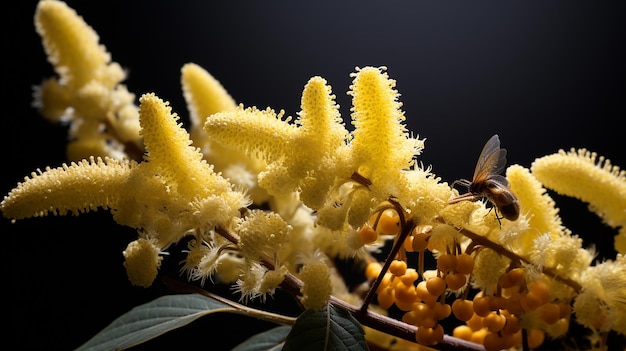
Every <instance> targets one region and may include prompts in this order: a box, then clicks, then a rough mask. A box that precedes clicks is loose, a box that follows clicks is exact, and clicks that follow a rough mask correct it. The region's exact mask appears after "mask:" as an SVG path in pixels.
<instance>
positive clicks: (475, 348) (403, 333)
mask: <svg viewBox="0 0 626 351" xmlns="http://www.w3.org/2000/svg"><path fill="white" fill-rule="evenodd" d="M403 228H408V229H403V232H406V233H407V234H405V235H408V233H409V232H410V231H411V230H412V226H411V225H405V226H403ZM215 232H216V233H218V234H220V235H222V236H223V237H224V238H226V239H227V240H229V241H231V242H232V243H233V244H237V242H238V239H239V238H238V237H237V235H236V234H234V233H232V232H230V231H229V230H228V229H225V228H216V229H215ZM398 239H400V238H398ZM398 242H400V243H402V241H400V240H398ZM395 246H398V250H399V247H400V246H402V244H400V245H395ZM262 263H263V264H264V265H266V266H267V267H268V268H270V269H273V268H274V265H273V264H272V263H271V261H270V260H262ZM302 285H303V283H302V281H301V280H300V279H298V278H297V277H296V276H294V275H293V274H291V273H290V272H287V273H286V274H285V279H284V280H283V282H282V283H281V284H280V287H281V288H282V289H283V290H285V291H287V292H288V293H290V294H291V295H292V296H294V297H296V298H297V297H298V296H300V295H301V292H300V289H301V288H302ZM195 289H199V288H195ZM200 290H201V289H200ZM371 290H373V287H372V289H370V291H371ZM212 295H213V294H212ZM222 299H223V298H222ZM220 301H221V300H220ZM329 302H330V303H332V304H333V305H335V306H337V307H340V308H343V309H345V310H346V311H348V312H349V313H350V314H352V315H353V316H354V318H356V320H358V321H359V323H361V324H363V325H365V326H368V327H370V328H373V329H376V330H379V331H381V332H383V333H386V334H389V335H392V336H395V337H398V338H401V339H404V340H408V341H411V342H416V341H415V332H416V330H417V327H416V326H414V325H411V324H408V323H404V322H402V321H399V320H397V319H394V318H391V317H388V316H383V315H381V314H378V313H375V312H372V311H370V310H363V309H362V308H359V307H356V306H354V305H351V304H349V303H347V302H345V301H343V300H341V299H339V298H337V297H336V296H333V295H331V296H330V301H329ZM237 305H238V304H237ZM429 347H431V348H433V349H436V350H442V351H484V350H485V349H484V347H483V346H482V345H479V344H476V343H472V342H469V341H465V340H462V339H459V338H455V337H453V336H449V335H444V337H443V340H442V341H441V342H439V343H438V344H437V345H433V346H429Z"/></svg>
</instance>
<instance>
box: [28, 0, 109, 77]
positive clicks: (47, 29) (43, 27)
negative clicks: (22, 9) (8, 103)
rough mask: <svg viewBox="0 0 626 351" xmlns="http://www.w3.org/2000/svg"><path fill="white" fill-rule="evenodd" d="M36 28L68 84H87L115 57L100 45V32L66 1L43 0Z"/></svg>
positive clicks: (36, 14) (50, 58)
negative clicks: (88, 23)
mask: <svg viewBox="0 0 626 351" xmlns="http://www.w3.org/2000/svg"><path fill="white" fill-rule="evenodd" d="M35 28H36V29H37V32H38V33H39V34H40V35H41V36H42V39H43V46H44V49H45V51H46V54H47V55H48V59H49V60H50V62H51V63H52V64H53V65H54V66H55V68H56V70H57V73H58V74H59V75H60V76H61V77H62V80H63V81H64V82H65V83H67V84H71V85H74V86H83V85H84V84H86V83H88V82H89V81H90V80H92V79H93V78H94V75H95V74H97V73H98V72H99V71H100V69H101V67H102V66H104V65H106V64H107V63H109V61H110V59H111V57H110V54H109V53H108V52H106V50H105V48H104V46H101V45H99V42H98V40H99V38H98V34H97V33H96V32H95V31H94V30H93V29H92V28H91V27H90V26H89V25H87V23H85V21H84V20H83V19H82V17H80V16H79V15H78V14H77V13H76V11H75V10H74V9H72V8H70V7H69V6H67V4H65V3H64V2H62V1H50V0H48V1H40V2H39V3H38V4H37V9H36V12H35Z"/></svg>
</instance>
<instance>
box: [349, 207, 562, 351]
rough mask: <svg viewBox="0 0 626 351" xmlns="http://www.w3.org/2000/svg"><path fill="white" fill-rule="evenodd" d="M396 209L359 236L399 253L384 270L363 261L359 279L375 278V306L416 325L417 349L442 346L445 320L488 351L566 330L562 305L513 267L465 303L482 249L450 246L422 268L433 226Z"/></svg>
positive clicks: (382, 212)
mask: <svg viewBox="0 0 626 351" xmlns="http://www.w3.org/2000/svg"><path fill="white" fill-rule="evenodd" d="M400 210H401V208H398V207H397V206H396V207H393V206H391V205H389V206H384V207H381V208H380V209H379V210H378V211H376V212H375V214H374V215H373V216H372V217H371V218H370V220H369V221H368V223H367V224H365V225H363V226H362V227H361V229H360V230H359V235H360V237H361V239H362V240H363V242H367V243H373V242H375V241H376V240H378V237H379V236H380V235H392V236H395V242H396V244H395V245H398V246H399V249H398V251H397V253H396V254H395V256H394V257H390V260H391V261H390V262H389V263H388V266H387V267H388V269H387V270H386V271H385V272H383V268H384V265H383V264H382V263H380V262H378V261H376V260H373V261H371V262H369V263H368V265H367V267H366V270H365V275H366V278H367V279H368V280H370V281H375V280H377V279H378V280H379V285H378V286H377V287H376V297H377V302H378V305H379V306H380V307H382V308H384V309H389V308H391V307H392V306H394V305H395V307H397V308H398V309H399V310H400V311H402V312H403V315H402V321H404V322H405V323H409V324H412V325H415V326H416V327H417V329H416V335H415V338H416V341H417V342H418V343H420V344H423V345H435V344H437V343H439V342H441V341H442V340H443V336H444V334H445V333H444V329H443V327H442V325H441V321H442V320H444V319H446V318H448V317H450V316H452V315H453V316H454V317H455V318H456V319H457V320H458V321H461V322H464V323H465V324H462V325H459V326H457V327H456V328H455V329H454V331H453V336H455V337H458V338H460V339H464V340H467V341H471V342H475V343H479V344H482V345H484V346H485V349H486V350H487V351H490V350H501V349H508V348H512V347H516V346H520V345H522V343H523V342H525V343H527V345H528V347H530V348H535V347H538V346H540V345H541V344H542V343H543V342H544V339H545V337H546V330H549V334H550V335H561V334H564V333H565V332H566V331H567V328H568V326H569V321H570V315H571V307H570V305H569V303H567V302H556V301H551V298H550V294H549V287H548V285H547V283H546V282H545V281H543V280H541V279H540V278H538V277H536V276H532V277H531V276H528V274H527V273H525V270H524V269H523V268H521V267H519V266H515V265H514V264H513V263H512V264H511V267H510V268H509V269H508V270H507V271H506V272H505V273H504V274H502V275H501V276H500V277H499V280H498V283H497V284H495V286H493V287H492V288H490V289H484V290H481V291H478V292H477V293H476V294H475V295H474V296H473V298H469V292H470V290H471V289H470V285H469V282H470V281H471V277H472V273H473V271H474V256H475V254H476V253H477V252H478V251H479V250H481V249H487V248H479V247H477V246H475V245H469V246H468V247H467V248H466V249H465V251H464V250H462V249H461V245H458V244H455V245H452V246H453V247H452V248H451V249H449V250H447V252H445V253H440V252H437V251H436V250H432V252H433V254H434V256H435V258H436V260H437V266H436V269H434V270H424V258H423V257H424V253H425V251H427V250H430V249H429V240H430V238H431V235H432V234H431V229H432V227H431V226H417V225H413V224H412V223H411V222H407V221H405V220H404V218H405V216H406V213H402V214H399V211H400ZM403 215H404V216H403ZM405 226H411V228H410V231H408V233H405V235H402V236H401V235H399V234H401V233H402V230H403V228H405ZM400 240H402V242H401V243H400V242H399V241H400ZM409 252H416V253H417V254H418V265H417V269H416V268H412V267H409V266H408V264H407V253H409ZM381 274H382V276H381ZM452 295H454V296H456V298H455V299H453V301H452V303H451V304H450V303H448V302H446V297H448V296H452ZM522 319H523V320H522ZM524 340H525V341H524Z"/></svg>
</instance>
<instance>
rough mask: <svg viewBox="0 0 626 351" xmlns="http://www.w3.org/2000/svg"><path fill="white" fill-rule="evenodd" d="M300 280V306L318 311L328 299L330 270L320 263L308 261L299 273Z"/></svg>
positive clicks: (320, 261) (318, 261) (319, 261)
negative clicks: (301, 283)
mask: <svg viewBox="0 0 626 351" xmlns="http://www.w3.org/2000/svg"><path fill="white" fill-rule="evenodd" d="M299 277H300V279H302V282H303V285H302V289H301V292H302V304H303V305H304V306H305V307H306V308H309V309H312V310H314V311H319V310H320V309H322V307H324V306H326V304H327V303H328V300H329V299H330V294H331V291H332V286H331V284H330V268H329V267H328V265H327V264H326V263H325V262H324V261H322V260H317V261H309V262H307V263H305V264H304V266H302V269H301V270H300V272H299Z"/></svg>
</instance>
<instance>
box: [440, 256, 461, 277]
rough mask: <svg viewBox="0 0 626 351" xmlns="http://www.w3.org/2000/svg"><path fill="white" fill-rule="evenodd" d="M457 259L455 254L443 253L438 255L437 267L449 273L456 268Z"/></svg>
mask: <svg viewBox="0 0 626 351" xmlns="http://www.w3.org/2000/svg"><path fill="white" fill-rule="evenodd" d="M456 267H457V259H456V256H455V255H452V254H443V255H441V256H439V257H437V269H438V270H440V271H441V272H443V273H448V272H452V271H454V270H456Z"/></svg>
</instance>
